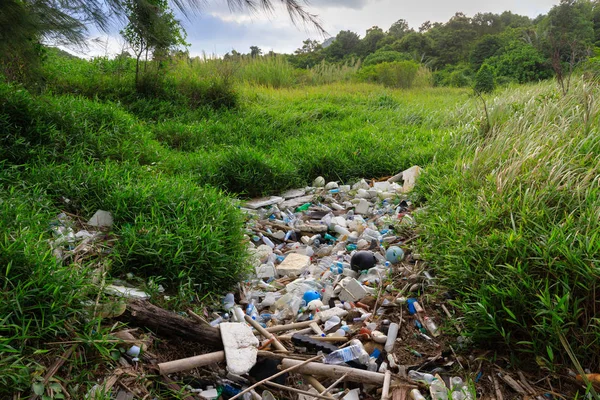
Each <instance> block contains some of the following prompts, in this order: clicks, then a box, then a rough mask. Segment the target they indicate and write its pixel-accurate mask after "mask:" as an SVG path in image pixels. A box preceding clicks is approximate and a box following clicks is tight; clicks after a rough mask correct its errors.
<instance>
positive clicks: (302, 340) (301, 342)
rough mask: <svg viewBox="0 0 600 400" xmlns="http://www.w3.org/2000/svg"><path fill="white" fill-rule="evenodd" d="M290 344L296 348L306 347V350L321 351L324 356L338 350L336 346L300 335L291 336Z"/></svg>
mask: <svg viewBox="0 0 600 400" xmlns="http://www.w3.org/2000/svg"><path fill="white" fill-rule="evenodd" d="M292 343H294V345H296V346H298V347H306V348H307V349H308V350H311V351H315V352H316V351H322V352H323V353H325V354H329V353H333V352H334V351H336V350H337V349H338V348H337V346H335V345H333V344H331V343H328V342H322V341H320V340H315V339H313V338H311V337H310V336H306V335H302V334H300V333H296V334H294V335H292Z"/></svg>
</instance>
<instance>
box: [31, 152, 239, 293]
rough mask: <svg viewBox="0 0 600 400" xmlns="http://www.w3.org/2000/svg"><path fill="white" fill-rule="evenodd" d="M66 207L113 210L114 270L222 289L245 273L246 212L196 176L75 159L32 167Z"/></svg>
mask: <svg viewBox="0 0 600 400" xmlns="http://www.w3.org/2000/svg"><path fill="white" fill-rule="evenodd" d="M29 179H31V180H32V181H34V182H40V184H42V183H43V184H44V185H45V190H46V192H47V193H48V195H50V196H51V197H52V198H54V199H60V198H63V197H64V198H68V199H69V200H70V202H69V204H68V206H67V208H68V211H70V212H72V213H75V214H77V215H81V216H83V217H84V218H85V217H87V216H91V215H93V213H94V212H95V211H96V210H97V209H103V210H107V211H110V212H111V213H112V214H113V217H114V227H113V230H114V232H115V234H116V236H117V241H116V242H115V246H114V252H115V255H114V259H113V262H112V271H113V272H114V273H115V274H125V273H127V272H133V273H135V274H138V275H140V276H143V277H149V276H161V277H164V278H165V279H166V281H165V282H166V283H167V285H168V286H169V288H170V289H176V287H177V285H178V284H184V283H187V282H188V280H189V281H191V282H193V283H195V284H201V285H203V287H204V289H205V290H207V291H211V290H215V291H218V290H222V289H223V288H225V287H229V286H231V285H233V284H235V283H236V282H238V280H239V279H240V275H241V274H243V273H244V272H245V264H244V262H243V260H244V251H245V247H244V245H243V241H242V230H241V226H242V217H241V214H240V212H239V210H238V209H237V207H236V206H235V205H234V204H233V202H232V201H231V200H230V199H228V198H227V197H225V196H224V195H223V194H222V193H221V192H220V191H218V190H217V189H213V188H209V187H199V186H198V185H196V184H195V183H194V182H193V180H192V179H191V177H185V176H178V177H171V176H167V175H161V174H160V173H159V172H151V171H148V170H147V169H146V168H144V167H139V166H135V165H132V164H129V163H120V164H118V163H116V162H106V163H93V164H90V163H89V162H88V161H87V160H85V159H75V160H73V162H72V163H71V164H70V165H69V164H60V165H45V166H43V167H42V166H39V167H36V168H32V172H31V176H30V178H29Z"/></svg>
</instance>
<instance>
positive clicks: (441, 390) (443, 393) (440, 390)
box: [429, 375, 448, 400]
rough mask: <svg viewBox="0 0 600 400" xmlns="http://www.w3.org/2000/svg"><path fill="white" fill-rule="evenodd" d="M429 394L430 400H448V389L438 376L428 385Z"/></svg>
mask: <svg viewBox="0 0 600 400" xmlns="http://www.w3.org/2000/svg"><path fill="white" fill-rule="evenodd" d="M429 393H430V394H431V400H448V388H447V387H446V384H445V383H444V380H443V379H442V378H441V377H440V376H439V375H436V376H435V378H434V379H433V381H432V382H431V384H430V385H429Z"/></svg>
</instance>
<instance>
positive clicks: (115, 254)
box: [0, 58, 600, 395]
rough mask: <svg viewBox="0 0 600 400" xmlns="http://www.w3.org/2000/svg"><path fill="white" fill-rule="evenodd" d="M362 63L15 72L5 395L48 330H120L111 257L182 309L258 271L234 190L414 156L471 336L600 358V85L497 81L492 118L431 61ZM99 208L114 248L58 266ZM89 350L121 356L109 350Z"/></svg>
mask: <svg viewBox="0 0 600 400" xmlns="http://www.w3.org/2000/svg"><path fill="white" fill-rule="evenodd" d="M120 63H121V64H120ZM358 67H359V64H358V63H357V64H351V65H350V64H349V65H346V66H330V65H321V66H318V67H315V68H314V69H313V70H311V71H298V70H293V69H290V66H289V64H287V63H286V62H284V60H282V59H277V58H273V59H259V60H251V59H244V60H242V61H241V62H239V63H221V62H218V61H216V60H202V61H193V62H183V61H180V62H179V63H175V64H172V65H171V66H169V69H168V73H167V74H166V76H165V78H164V80H162V81H161V82H159V84H157V85H155V83H154V82H152V81H147V82H144V83H143V84H142V87H138V88H137V90H134V85H133V80H132V76H131V65H128V64H127V61H118V62H117V61H111V60H102V59H99V60H94V61H91V62H87V61H83V60H70V61H69V60H59V61H57V60H53V59H52V58H51V59H50V62H49V63H47V65H46V68H47V70H46V73H47V76H48V77H49V79H50V81H48V88H47V89H48V90H47V91H46V92H43V93H40V94H31V93H29V92H28V91H27V90H25V89H24V88H22V87H19V86H13V85H9V84H7V83H4V82H0V145H1V146H0V211H2V212H1V213H0V233H1V235H2V236H0V266H1V267H2V270H1V271H2V273H1V275H0V284H1V285H2V287H1V289H0V300H2V301H1V302H0V315H2V317H0V387H8V388H15V390H24V389H26V388H27V386H28V384H29V383H30V379H31V376H32V375H33V374H35V372H32V371H35V369H36V368H38V366H36V363H37V362H39V356H40V354H36V350H37V349H40V348H42V346H43V343H44V341H48V340H49V339H50V338H54V337H57V336H58V337H69V336H71V337H72V336H74V335H80V336H82V337H84V338H88V339H89V338H92V337H95V336H94V335H100V336H102V335H103V334H104V332H103V331H102V329H100V328H99V325H98V321H97V320H95V319H94V318H90V319H86V317H85V316H86V314H85V310H84V307H83V303H82V302H84V301H90V300H92V301H94V300H95V296H96V292H97V288H96V287H94V286H91V285H90V283H89V282H90V277H89V273H90V270H92V269H93V268H94V267H95V266H97V263H98V262H100V261H102V262H103V263H106V265H109V266H110V268H111V272H110V274H111V275H112V276H119V277H122V276H123V275H125V274H126V273H128V272H133V273H134V274H135V275H136V276H137V277H138V278H139V281H138V283H140V284H143V285H145V286H147V287H150V288H153V287H154V288H155V286H156V284H157V283H158V282H160V283H162V284H163V285H164V286H166V287H167V290H168V291H169V292H170V294H175V296H174V297H173V298H174V300H173V301H172V302H171V303H167V304H165V305H166V306H168V307H173V308H176V309H178V310H180V309H182V307H185V306H187V305H189V302H190V301H194V299H197V298H198V297H201V296H198V294H199V293H202V296H204V295H208V294H210V293H214V292H221V291H222V290H225V289H226V288H228V287H231V286H232V285H233V284H235V283H236V282H237V281H238V280H239V279H241V278H243V277H244V275H245V272H246V271H247V263H246V258H245V251H244V249H245V245H244V243H243V237H242V224H243V220H242V216H241V213H240V212H239V210H238V207H237V203H236V202H235V201H234V200H233V199H232V198H231V195H235V196H237V197H253V196H258V195H263V194H274V193H279V192H281V191H282V190H285V189H288V188H292V187H298V186H303V185H306V184H308V183H309V182H310V181H311V180H312V179H314V178H315V177H316V176H317V175H322V176H324V177H325V178H326V179H327V180H337V181H340V182H351V181H352V180H353V179H355V178H358V177H365V178H371V177H382V176H387V175H392V174H395V173H397V172H399V171H401V170H403V169H405V168H408V167H410V166H412V165H415V164H418V165H420V166H422V167H424V168H425V174H424V176H423V177H422V179H421V181H420V182H419V185H418V192H417V193H416V194H415V199H417V198H418V199H420V201H421V202H422V203H423V204H426V205H427V207H426V208H425V209H424V210H423V211H422V212H421V213H420V216H419V222H420V230H421V232H420V237H421V243H420V246H421V247H422V249H423V252H422V253H423V254H425V255H426V256H427V258H428V261H429V262H430V265H431V266H432V268H433V269H434V270H435V271H436V274H437V275H438V276H439V277H440V278H441V281H442V282H443V283H444V284H445V285H446V286H447V287H448V288H451V289H454V290H456V292H457V293H458V295H459V297H458V300H457V301H456V305H457V306H458V307H460V308H461V309H462V310H463V312H464V318H465V323H466V324H467V327H468V332H469V333H470V334H472V335H473V336H474V338H475V339H477V340H479V343H480V344H490V343H492V344H493V345H498V344H499V345H501V346H503V348H505V349H509V350H512V351H515V354H516V353H519V352H520V353H526V354H529V355H531V356H535V357H536V359H537V361H538V363H539V364H541V365H543V366H544V368H547V369H548V370H550V371H554V370H555V368H554V367H553V366H552V365H553V364H554V363H557V362H568V358H567V355H566V354H567V353H568V352H571V351H572V354H573V355H574V356H575V357H576V358H577V359H579V360H580V361H581V362H582V363H583V364H584V366H585V367H589V368H590V369H592V370H597V369H598V368H600V365H599V362H600V360H599V359H598V356H597V355H598V354H600V352H599V351H598V350H600V348H599V347H598V339H599V338H600V331H599V325H598V319H597V317H596V307H597V304H596V303H597V300H596V282H597V280H598V279H597V278H598V275H599V272H600V271H599V270H598V265H599V257H598V254H600V247H599V246H600V238H599V233H598V232H599V231H600V229H599V228H600V226H599V224H600V222H599V221H600V215H599V214H598V210H599V209H600V189H599V178H598V177H599V176H600V165H599V161H598V160H599V159H600V158H599V157H598V153H599V152H600V140H599V135H598V128H597V126H599V125H600V120H599V114H598V107H597V105H596V103H595V100H594V99H595V98H598V95H599V94H600V93H598V92H599V89H598V87H597V86H594V85H592V84H587V83H584V82H581V81H579V82H577V84H576V85H575V86H574V88H573V90H572V92H571V93H570V94H569V95H568V96H566V97H564V98H563V97H562V96H561V95H560V94H559V92H558V90H557V88H556V86H555V85H554V84H553V83H541V84H538V85H530V86H522V87H514V88H510V89H506V90H504V91H502V92H497V93H496V94H495V95H490V96H489V97H488V98H487V101H488V108H489V110H490V119H491V121H490V123H491V129H490V130H487V129H486V126H487V123H485V122H484V121H483V120H482V115H483V114H482V109H481V105H480V103H479V102H478V100H477V99H476V98H474V97H472V95H471V94H470V92H469V91H467V90H464V89H451V88H431V87H429V83H428V82H429V80H430V79H431V75H430V73H429V71H427V70H424V69H422V68H421V69H420V70H419V71H418V72H417V75H418V81H419V82H423V83H422V86H421V87H419V88H414V89H411V90H394V89H387V88H384V87H383V86H380V85H373V84H366V83H355V82H353V80H354V76H355V74H356V70H358ZM110 76H113V78H110ZM420 85H421V83H420ZM65 199H68V201H66V200H65ZM97 209H104V210H108V211H111V212H112V213H113V215H114V217H115V225H114V228H113V234H114V235H115V237H116V239H117V241H116V244H115V246H114V247H113V249H112V251H111V252H110V253H109V254H108V255H106V257H105V259H103V260H92V261H90V262H89V263H83V264H81V265H80V264H77V265H62V264H58V263H57V262H56V261H55V259H54V257H53V256H52V254H51V249H50V247H49V245H48V242H47V241H48V239H50V238H51V234H50V230H49V226H50V224H51V223H52V221H53V220H54V219H55V217H56V215H57V214H58V213H60V212H61V211H68V212H70V213H73V214H77V215H79V216H80V217H81V218H82V219H83V220H86V219H87V218H89V217H90V216H91V215H92V214H93V213H94V212H95V211H96V210H97ZM108 279H110V276H109V277H108ZM99 329H100V330H99ZM94 332H95V333H94ZM565 337H567V338H570V339H572V341H571V346H570V347H571V348H570V349H566V348H565V347H564V346H563V345H564V338H565ZM88 350H91V351H94V352H96V353H101V354H103V356H102V357H104V359H106V357H108V358H110V351H111V350H110V346H105V345H103V346H99V347H93V346H91V347H90V348H89V349H88ZM81 365H85V366H86V367H85V368H87V364H86V363H83V362H82V364H81ZM76 379H77V380H78V381H81V382H88V381H90V380H93V374H90V373H83V374H82V375H81V376H80V377H79V378H76ZM10 390H12V389H10ZM0 394H2V395H4V393H3V392H1V391H0Z"/></svg>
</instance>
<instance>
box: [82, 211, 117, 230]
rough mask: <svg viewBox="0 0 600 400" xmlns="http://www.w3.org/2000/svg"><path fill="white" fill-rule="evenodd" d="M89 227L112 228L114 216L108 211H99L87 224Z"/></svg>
mask: <svg viewBox="0 0 600 400" xmlns="http://www.w3.org/2000/svg"><path fill="white" fill-rule="evenodd" d="M87 224H88V225H91V226H97V227H106V228H110V227H111V226H112V224H113V217H112V214H111V213H110V212H108V211H104V210H98V211H96V213H95V214H94V215H93V216H92V218H90V220H89V221H88V222H87Z"/></svg>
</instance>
